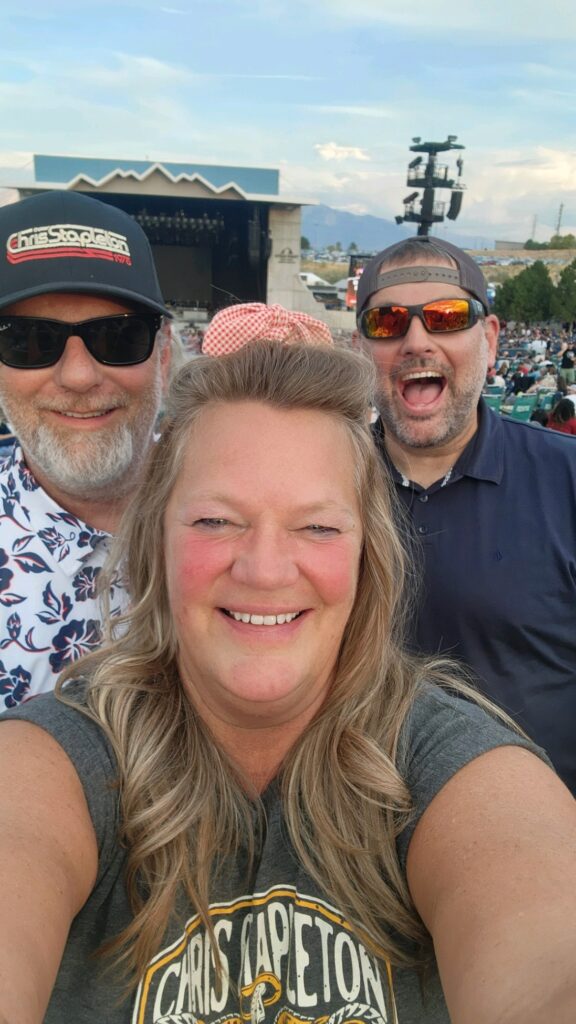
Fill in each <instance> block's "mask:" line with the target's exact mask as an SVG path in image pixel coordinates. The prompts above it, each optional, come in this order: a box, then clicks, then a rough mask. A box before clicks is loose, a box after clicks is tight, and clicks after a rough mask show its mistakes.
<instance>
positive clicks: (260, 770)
mask: <svg viewBox="0 0 576 1024" xmlns="http://www.w3.org/2000/svg"><path fill="white" fill-rule="evenodd" d="M291 725H292V723H287V724H286V725H282V726H280V727H276V728H274V727H263V728H262V729H258V730H254V729H252V728H250V729H244V728H242V727H238V726H229V725H226V723H223V722H221V721H219V722H218V725H217V726H216V728H215V727H214V723H213V722H212V723H211V728H212V732H213V733H214V735H215V737H216V739H217V741H218V743H219V744H220V746H221V747H223V749H224V750H225V751H226V753H227V754H228V756H229V757H230V758H231V760H232V761H233V762H234V764H235V765H236V767H237V768H238V769H239V771H240V773H241V774H242V776H243V777H244V778H245V779H246V782H247V784H248V788H253V789H254V791H255V792H257V793H263V792H264V790H265V789H266V787H267V786H268V785H269V784H270V782H271V781H272V779H274V778H275V776H276V775H277V774H278V771H279V769H280V766H281V764H282V762H283V760H284V758H285V757H286V754H287V753H288V751H289V750H290V749H291V747H293V745H294V743H295V742H296V740H297V739H298V737H299V736H300V734H301V732H302V727H301V726H300V725H298V726H296V727H295V728H292V727H291Z"/></svg>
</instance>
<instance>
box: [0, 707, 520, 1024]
mask: <svg viewBox="0 0 576 1024" xmlns="http://www.w3.org/2000/svg"><path fill="white" fill-rule="evenodd" d="M11 717H17V718H24V719H27V720H29V721H31V722H35V723H37V724H38V725H40V726H42V727H43V728H44V729H46V730H47V731H48V732H49V733H51V735H52V736H54V737H55V739H56V740H57V741H58V742H59V743H60V744H61V746H62V747H63V748H64V750H65V751H66V752H67V754H68V756H69V757H70V759H71V760H72V762H73V764H74V766H75V768H76V770H77V772H78V775H79V776H80V779H81V781H82V785H83V787H84V791H85V794H86V798H87V801H88V806H89V809H90V814H91V816H92V820H93V823H94V828H95V831H96V835H97V837H98V847H99V871H98V878H97V882H96V885H95V887H94V890H93V892H92V894H91V896H90V898H89V899H88V901H87V902H86V904H85V906H84V907H83V909H82V910H81V912H80V913H79V914H78V916H77V917H76V918H75V920H74V922H73V924H72V928H71V930H70V935H69V939H68V943H67V945H66V949H65V952H64V956H63V959H62V964H61V968H60V972H59V975H58V980H57V983H56V987H55V990H54V993H53V995H52V999H51V1001H50V1006H49V1009H48V1012H47V1014H46V1017H45V1022H46V1024H63V1022H64V1021H74V1024H103V1022H106V1024H196V1022H202V1024H241V1022H243V1021H246V1022H248V1021H249V1022H250V1024H303V1022H310V1024H311V1022H314V1024H349V1022H350V1024H352V1022H354V1024H360V1022H361V1024H396V1022H398V1024H449V1017H448V1012H447V1010H446V1006H445V1003H444V999H443V996H442V992H441V988H440V983H439V979H438V975H437V973H436V972H432V976H431V977H430V978H429V979H428V980H427V982H426V983H425V985H424V988H423V987H422V985H421V983H420V980H419V978H418V976H417V974H416V972H414V971H411V970H398V969H394V970H390V969H389V968H388V966H387V965H385V964H382V963H381V962H380V963H379V962H378V961H376V959H375V958H374V957H373V956H372V955H371V954H370V953H369V952H368V951H367V950H366V948H365V947H364V946H363V944H362V943H361V942H360V941H359V940H358V939H357V938H356V936H355V935H354V934H353V933H352V931H351V930H350V927H349V925H348V924H347V922H346V920H345V918H344V917H343V915H342V914H341V913H340V912H339V910H338V908H337V907H335V906H333V905H332V903H331V902H330V900H328V899H327V898H326V896H325V895H324V894H323V893H322V891H321V890H320V889H319V888H318V886H317V885H316V884H315V883H314V882H313V881H312V880H311V879H310V877H309V876H308V875H307V874H306V872H305V871H304V870H303V869H302V868H301V866H300V864H299V863H298V860H297V858H296V855H295V853H294V851H293V849H292V847H291V845H290V840H289V838H288V835H287V831H286V827H285V825H284V822H283V819H282V812H281V806H280V802H279V799H278V796H277V790H276V786H275V785H274V784H273V785H272V786H271V787H270V789H269V790H268V791H267V793H266V794H265V796H264V802H265V805H266V811H267V823H268V825H267V830H266V836H265V839H264V841H263V845H262V849H261V855H260V857H259V860H258V862H257V864H256V865H255V867H254V870H253V873H252V877H251V879H250V882H249V883H247V881H246V873H245V870H243V866H242V864H241V863H236V864H231V865H230V870H229V871H227V872H226V875H225V878H223V879H221V880H220V882H219V883H218V886H219V887H218V891H214V892H213V894H212V896H211V911H210V912H211V915H212V921H213V926H214V934H215V937H216V940H217V942H218V947H219V949H220V952H221V957H222V962H223V965H224V967H225V971H226V978H225V981H224V985H223V988H222V989H221V988H220V986H219V984H218V981H217V978H216V974H215V969H214V963H213V960H212V957H211V954H210V947H209V943H208V940H207V937H206V934H205V931H204V928H203V926H202V925H201V923H200V922H199V921H198V917H197V915H196V914H195V913H194V911H193V909H192V907H190V906H188V907H182V908H180V912H181V913H180V914H179V919H178V920H175V921H174V922H173V923H172V925H171V926H170V928H169V929H168V931H167V933H166V934H165V936H164V937H163V939H162V941H161V942H160V943H159V946H158V952H157V955H156V956H155V957H154V958H153V960H152V961H151V962H150V964H149V967H148V970H147V972H146V975H145V976H144V978H143V979H142V981H141V983H140V985H139V988H138V990H137V992H136V994H135V995H133V996H131V997H130V998H128V999H127V1000H126V999H125V1000H121V997H120V990H119V988H118V987H117V985H116V982H115V978H114V974H113V973H108V974H106V973H103V961H102V960H101V959H100V958H98V957H95V955H94V954H95V952H96V950H97V949H98V948H99V946H100V945H101V944H102V943H103V942H104V941H105V940H106V939H108V938H110V937H112V936H114V935H117V934H118V933H119V932H120V931H121V930H122V929H123V928H124V927H125V926H126V925H127V924H128V922H129V921H130V918H131V915H130V908H129V904H128V900H127V896H126V891H125V887H124V880H123V868H124V861H125V854H124V851H123V849H122V848H121V847H120V845H119V843H118V839H117V829H118V797H117V791H116V788H115V786H114V781H115V778H116V774H117V768H116V764H115V760H114V756H113V754H112V751H111V749H110V746H109V744H108V743H107V741H106V739H105V737H104V735H103V733H102V732H101V730H100V729H99V727H98V726H96V725H95V724H93V723H92V722H90V721H89V720H88V719H87V718H85V717H84V716H83V715H82V714H81V713H80V712H78V711H77V710H75V709H74V708H70V707H67V706H65V705H63V704H61V703H60V702H59V701H58V700H57V699H56V698H55V697H54V695H53V694H47V695H46V696H41V697H38V698H36V699H34V700H33V701H31V702H30V703H29V704H25V705H23V706H22V707H21V708H20V709H19V710H18V711H15V712H10V713H9V714H7V715H4V716H2V721H6V720H8V719H9V718H11ZM508 744H513V745H518V746H523V747H527V748H528V749H531V750H536V748H534V747H533V745H531V744H530V743H529V742H528V741H525V740H523V739H522V738H521V737H519V736H517V735H515V734H514V733H511V732H509V731H508V730H507V729H505V728H504V727H503V726H502V725H500V724H499V723H498V722H495V721H493V720H492V719H491V718H490V717H489V716H488V715H486V714H485V713H484V712H483V711H482V710H480V709H479V708H477V707H476V706H474V705H471V704H469V703H468V702H466V701H464V700H462V699H458V698H455V697H452V696H449V695H447V694H445V693H443V692H441V691H440V690H438V689H436V688H435V687H429V688H428V689H427V690H426V691H425V692H424V693H423V694H422V696H421V697H420V698H419V699H418V701H417V703H416V705H415V707H414V710H413V712H412V714H411V716H410V719H409V721H408V722H407V725H406V727H405V730H404V734H403V738H402V745H401V749H402V752H403V753H402V758H403V763H404V764H405V775H406V781H407V783H408V786H409V788H410V791H411V793H412V797H413V801H414V807H415V813H414V815H413V818H412V820H411V823H410V826H409V827H408V828H406V829H405V830H404V832H403V833H402V835H401V836H400V838H399V841H398V848H399V855H400V859H401V862H402V864H404V865H405V860H406V854H407V850H408V844H409V842H410V838H411V836H412V833H413V830H414V828H415V826H416V824H417V822H418V819H419V817H420V816H421V814H422V813H423V811H424V810H425V809H426V807H427V806H428V804H429V803H430V801H431V800H432V798H433V797H434V796H435V794H436V793H437V792H438V791H439V790H440V789H441V787H442V786H443V785H444V784H445V782H447V781H448V779H450V778H451V777H452V776H453V775H454V774H455V772H457V771H458V769H459V768H461V767H463V766H464V765H465V764H467V763H468V762H469V761H472V760H473V759H474V758H475V757H477V756H478V755H480V754H482V753H484V752H485V751H487V750H491V749H493V748H494V747H498V746H503V745H508ZM119 999H120V1002H119V1001H118V1000H119ZM395 1014H396V1016H395Z"/></svg>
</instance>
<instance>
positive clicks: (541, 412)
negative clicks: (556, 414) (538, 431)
mask: <svg viewBox="0 0 576 1024" xmlns="http://www.w3.org/2000/svg"><path fill="white" fill-rule="evenodd" d="M548 416H549V413H547V412H546V410H545V409H534V412H532V413H530V423H538V424H539V425H540V426H541V427H546V426H547V425H548Z"/></svg>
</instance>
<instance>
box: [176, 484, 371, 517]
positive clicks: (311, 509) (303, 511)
mask: <svg viewBox="0 0 576 1024" xmlns="http://www.w3.org/2000/svg"><path fill="white" fill-rule="evenodd" d="M205 501H206V502H215V503H218V504H219V505H224V506H226V507H227V508H229V509H234V510H236V509H239V510H240V511H241V510H242V509H241V504H240V505H239V504H238V503H237V502H236V501H235V500H234V498H233V497H232V496H230V495H226V494H221V493H218V492H211V491H206V492H198V493H197V494H193V495H191V496H188V497H187V499H186V501H185V504H186V505H187V506H191V505H196V504H197V503H201V502H205ZM294 511H295V512H296V513H297V514H298V515H305V516H307V515H308V516H314V515H322V514H325V513H328V512H334V513H336V514H340V515H344V516H346V517H347V518H348V519H350V520H354V518H355V514H354V510H353V509H352V508H351V507H350V506H349V505H341V504H339V503H338V502H337V501H333V500H332V499H331V498H328V499H327V500H326V501H313V502H310V503H309V504H307V505H299V506H298V507H297V508H295V509H294Z"/></svg>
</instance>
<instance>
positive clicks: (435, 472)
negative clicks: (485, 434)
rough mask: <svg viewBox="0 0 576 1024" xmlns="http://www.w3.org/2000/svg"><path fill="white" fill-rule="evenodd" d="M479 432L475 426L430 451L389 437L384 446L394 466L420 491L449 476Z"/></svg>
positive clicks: (385, 439)
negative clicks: (420, 488) (421, 488)
mask: <svg viewBox="0 0 576 1024" xmlns="http://www.w3.org/2000/svg"><path fill="white" fill-rule="evenodd" d="M476 430H477V423H476V422H474V424H473V425H472V426H471V429H470V430H468V431H466V433H465V434H463V435H460V436H459V437H457V438H454V440H452V441H447V442H446V443H445V444H442V445H435V446H432V445H431V446H430V447H428V448H411V447H410V446H409V445H406V444H403V443H402V442H401V441H398V439H397V438H395V437H393V436H392V435H391V434H389V433H388V434H385V437H384V443H385V446H386V451H387V452H388V455H389V457H390V460H391V462H392V463H393V464H394V466H396V469H397V470H398V471H399V472H400V473H402V475H403V476H405V477H407V478H408V480H411V481H412V482H413V483H415V484H419V486H420V487H431V486H432V484H435V483H436V481H437V480H442V479H443V478H444V477H445V476H446V474H447V473H449V472H450V470H451V469H452V468H453V466H454V465H455V463H456V462H457V461H458V459H459V457H460V455H461V454H462V452H463V451H464V449H465V447H466V445H467V444H468V442H469V441H470V439H471V438H472V437H473V436H474V434H475V433H476Z"/></svg>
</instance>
